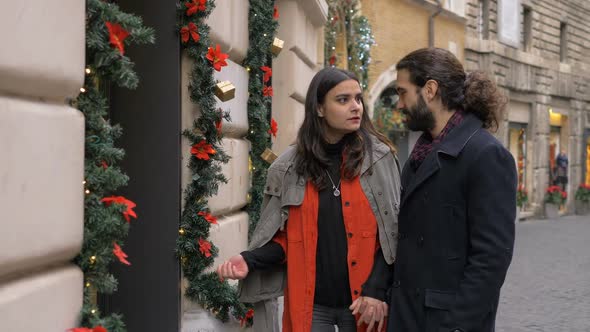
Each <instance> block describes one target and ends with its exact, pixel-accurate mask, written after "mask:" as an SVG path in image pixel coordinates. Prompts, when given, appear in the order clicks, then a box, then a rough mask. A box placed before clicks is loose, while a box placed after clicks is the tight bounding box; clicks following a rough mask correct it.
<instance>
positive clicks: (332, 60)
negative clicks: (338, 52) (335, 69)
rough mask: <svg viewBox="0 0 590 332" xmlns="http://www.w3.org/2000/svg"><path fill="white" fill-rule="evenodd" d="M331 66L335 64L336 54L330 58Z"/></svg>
mask: <svg viewBox="0 0 590 332" xmlns="http://www.w3.org/2000/svg"><path fill="white" fill-rule="evenodd" d="M329 63H330V66H333V65H334V64H335V63H336V56H335V55H332V56H331V57H330V59H329Z"/></svg>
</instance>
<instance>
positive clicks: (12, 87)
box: [0, 0, 85, 332]
mask: <svg viewBox="0 0 590 332" xmlns="http://www.w3.org/2000/svg"><path fill="white" fill-rule="evenodd" d="M39 7H43V8H44V10H43V11H39V10H37V9H38V8H39ZM64 17H67V18H68V19H67V20H64V19H63V18H64ZM84 19H85V12H84V2H83V1H76V0H59V1H55V2H54V3H53V5H52V6H44V3H43V2H42V1H30V2H19V1H2V2H1V3H0V27H2V29H0V39H1V40H2V41H3V42H4V43H6V44H5V45H10V47H8V46H6V47H4V48H3V51H2V52H0V159H1V160H2V162H1V163H0V331H19V332H20V331H38V330H46V331H66V330H68V329H70V328H72V327H75V326H76V324H77V320H78V315H79V312H80V309H81V308H82V295H83V292H82V291H83V275H82V271H81V270H80V269H79V268H78V267H77V266H75V265H74V264H72V263H71V262H70V260H71V259H72V258H73V257H75V256H76V254H77V253H78V252H79V250H80V248H81V246H82V235H83V224H84V218H83V215H84V204H83V202H84V186H83V184H82V182H83V181H84V117H83V116H82V113H81V112H79V111H78V110H76V109H74V108H72V107H70V106H69V105H68V104H67V102H66V99H67V98H74V97H75V96H77V95H78V93H79V92H80V88H81V87H82V84H83V82H84V60H85V59H84V45H85V44H84ZM39 27H43V28H39ZM25 41H26V42H25Z"/></svg>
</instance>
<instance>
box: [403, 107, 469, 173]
mask: <svg viewBox="0 0 590 332" xmlns="http://www.w3.org/2000/svg"><path fill="white" fill-rule="evenodd" d="M464 116H465V114H464V113H463V111H456V112H455V113H454V114H453V116H451V118H450V119H449V121H448V122H447V125H446V126H445V127H444V128H443V130H442V131H441V132H440V134H439V135H438V136H436V138H435V139H432V136H431V135H430V133H429V132H427V131H425V132H423V133H422V135H421V136H420V138H418V141H417V142H416V145H414V149H413V150H412V154H411V155H410V166H412V168H413V169H414V171H416V170H417V169H418V167H420V165H422V162H423V161H424V159H426V156H428V154H429V153H430V152H431V151H432V149H433V148H434V147H435V146H436V145H438V143H440V142H442V140H443V139H444V138H445V136H447V134H448V133H449V132H450V131H451V130H452V129H453V128H455V127H456V126H458V125H459V124H460V123H461V121H463V117H464Z"/></svg>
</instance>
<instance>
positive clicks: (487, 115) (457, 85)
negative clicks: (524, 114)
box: [396, 47, 506, 131]
mask: <svg viewBox="0 0 590 332" xmlns="http://www.w3.org/2000/svg"><path fill="white" fill-rule="evenodd" d="M396 69H397V70H398V71H399V70H402V69H406V70H408V72H409V73H410V81H411V82H412V83H413V84H415V85H417V86H418V87H420V88H422V87H423V86H424V85H425V84H426V82H427V81H428V80H435V81H436V82H437V83H438V89H439V90H438V91H439V92H437V93H440V97H441V101H442V104H443V105H444V106H445V107H446V108H447V109H449V110H463V111H465V112H467V113H473V114H474V115H475V116H477V117H478V118H479V119H480V120H481V121H482V122H483V127H484V128H486V129H490V130H491V131H495V130H497V129H498V125H499V119H501V116H502V113H503V112H504V108H505V106H506V98H505V97H504V96H503V95H502V94H501V93H500V91H498V88H497V87H496V84H494V82H492V81H491V80H490V79H489V78H488V77H487V76H486V74H485V73H484V72H481V71H475V72H472V73H470V74H469V75H467V74H466V73H465V71H464V69H463V65H461V63H460V62H459V60H458V59H457V58H456V57H455V56H454V55H453V53H451V52H449V51H448V50H445V49H442V48H434V47H430V48H423V49H419V50H416V51H414V52H412V53H410V54H408V55H406V56H405V57H404V58H403V59H402V60H400V62H399V63H398V64H397V65H396Z"/></svg>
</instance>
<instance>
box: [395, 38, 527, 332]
mask: <svg viewBox="0 0 590 332" xmlns="http://www.w3.org/2000/svg"><path fill="white" fill-rule="evenodd" d="M397 70H398V73H397V91H398V94H399V102H398V107H399V108H400V109H401V110H402V111H403V112H404V114H405V115H406V125H407V126H408V128H409V129H411V130H413V131H421V132H423V133H422V136H421V137H420V138H419V139H418V141H417V143H416V145H415V147H414V149H413V151H412V153H411V155H410V158H409V160H408V162H407V163H406V165H405V166H404V169H403V172H402V180H401V181H402V186H403V188H402V195H401V202H400V211H399V236H398V237H399V242H398V247H397V255H396V260H395V263H394V266H393V285H392V288H391V302H390V307H389V317H388V328H387V330H388V331H390V332H443V331H448V332H455V331H463V332H490V331H494V325H495V318H496V312H497V309H498V300H499V296H500V288H501V286H502V284H503V283H504V278H505V276H506V271H507V269H508V266H509V265H510V261H511V259H512V249H513V246H514V218H515V213H516V185H517V178H516V167H515V164H514V159H513V158H512V156H511V154H510V153H509V152H508V151H507V150H506V149H505V148H504V147H503V146H502V144H501V143H500V142H498V141H497V140H496V138H494V136H493V135H492V134H490V132H489V131H488V129H494V128H497V125H498V121H499V119H502V117H501V115H500V114H501V110H502V108H503V106H504V104H505V101H504V99H503V98H502V96H501V95H500V94H499V93H498V92H497V90H496V87H495V85H494V84H493V83H492V82H491V81H490V80H488V79H487V78H485V76H484V75H483V74H481V73H473V74H471V75H469V76H467V75H466V74H465V72H464V70H463V67H462V65H461V63H460V62H459V61H458V60H457V58H455V56H453V54H451V53H450V52H449V51H446V50H443V49H437V48H428V49H421V50H417V51H414V52H412V53H410V54H408V55H407V56H406V57H405V58H403V59H402V60H401V61H400V62H399V63H398V65H397Z"/></svg>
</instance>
